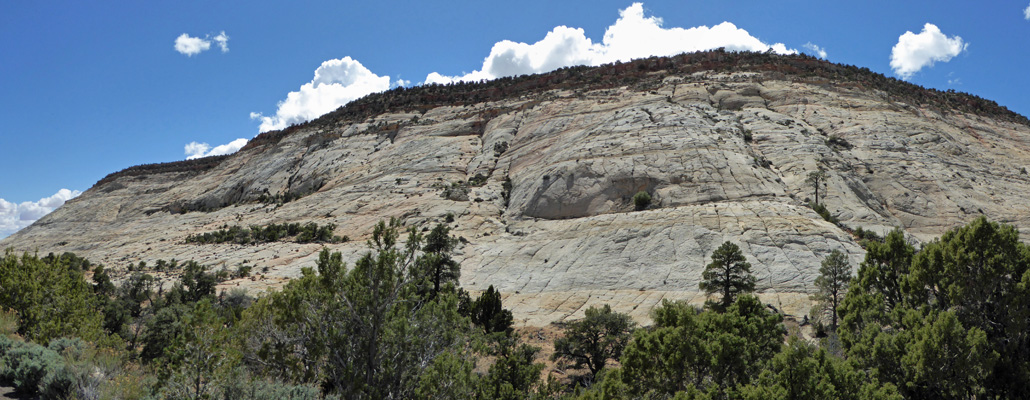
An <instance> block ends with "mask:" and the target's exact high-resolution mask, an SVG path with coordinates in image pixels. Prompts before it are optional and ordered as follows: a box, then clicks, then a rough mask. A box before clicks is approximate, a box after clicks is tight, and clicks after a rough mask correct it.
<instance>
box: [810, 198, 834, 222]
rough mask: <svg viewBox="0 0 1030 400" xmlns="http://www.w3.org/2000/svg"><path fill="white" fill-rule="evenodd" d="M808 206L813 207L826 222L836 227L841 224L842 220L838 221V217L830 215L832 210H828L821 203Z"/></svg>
mask: <svg viewBox="0 0 1030 400" xmlns="http://www.w3.org/2000/svg"><path fill="white" fill-rule="evenodd" d="M808 206H809V207H812V210H813V211H815V212H816V213H817V214H819V216H820V217H823V219H824V220H826V222H829V223H831V224H834V225H836V224H839V223H840V220H838V219H837V217H835V216H833V215H831V214H830V210H827V209H826V206H824V205H822V204H819V203H808Z"/></svg>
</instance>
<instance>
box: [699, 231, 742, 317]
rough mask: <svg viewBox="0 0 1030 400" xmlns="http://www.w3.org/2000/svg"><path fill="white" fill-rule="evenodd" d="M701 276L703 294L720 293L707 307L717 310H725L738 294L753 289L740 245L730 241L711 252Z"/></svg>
mask: <svg viewBox="0 0 1030 400" xmlns="http://www.w3.org/2000/svg"><path fill="white" fill-rule="evenodd" d="M701 278H702V281H701V284H700V285H699V286H700V288H701V290H704V291H705V294H707V295H709V296H711V295H712V294H713V293H719V294H721V295H722V298H721V299H720V300H719V302H718V303H714V302H711V301H710V302H709V303H708V306H709V307H713V308H715V309H717V310H726V309H727V308H729V306H730V305H731V304H733V302H734V301H735V300H736V299H737V296H738V295H740V294H742V293H750V292H753V291H754V290H755V281H756V280H755V277H754V276H753V275H751V264H750V263H748V262H747V259H746V258H744V254H743V253H741V252H740V247H737V245H735V244H733V243H731V242H725V243H723V244H722V246H719V248H718V249H716V250H715V252H714V253H712V263H711V264H708V266H706V267H705V271H704V273H702V274H701Z"/></svg>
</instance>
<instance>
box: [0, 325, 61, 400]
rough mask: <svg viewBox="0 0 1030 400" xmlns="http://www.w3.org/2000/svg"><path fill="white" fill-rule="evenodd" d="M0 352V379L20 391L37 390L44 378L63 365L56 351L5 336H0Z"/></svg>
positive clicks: (28, 392) (29, 391) (27, 392)
mask: <svg viewBox="0 0 1030 400" xmlns="http://www.w3.org/2000/svg"><path fill="white" fill-rule="evenodd" d="M0 352H2V353H0V380H3V381H6V382H9V383H10V384H11V385H12V386H14V388H15V390H17V391H18V392H20V393H25V394H35V393H37V392H39V389H40V383H41V382H43V380H44V378H46V377H47V375H48V374H51V373H54V372H55V371H56V370H58V369H60V368H61V367H62V366H63V365H64V359H62V358H61V355H60V354H58V353H57V352H56V351H53V350H51V349H48V348H46V347H43V346H40V345H38V344H35V343H29V342H18V341H14V340H12V339H10V338H7V337H0ZM54 383H55V384H56V383H57V382H54Z"/></svg>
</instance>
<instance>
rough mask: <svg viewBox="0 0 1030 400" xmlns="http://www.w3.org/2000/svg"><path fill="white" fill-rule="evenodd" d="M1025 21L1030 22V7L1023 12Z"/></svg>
mask: <svg viewBox="0 0 1030 400" xmlns="http://www.w3.org/2000/svg"><path fill="white" fill-rule="evenodd" d="M1023 19H1025V20H1027V21H1030V6H1026V9H1025V10H1023Z"/></svg>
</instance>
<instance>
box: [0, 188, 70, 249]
mask: <svg viewBox="0 0 1030 400" xmlns="http://www.w3.org/2000/svg"><path fill="white" fill-rule="evenodd" d="M80 194H82V192H80V191H78V190H68V189H61V190H58V191H57V193H55V194H54V195H53V196H50V197H44V198H42V199H39V201H26V202H22V203H21V204H15V203H11V202H9V201H7V200H4V199H0V238H5V237H7V236H10V235H11V234H12V233H15V232H17V231H19V230H21V229H22V228H24V227H26V226H29V225H32V223H33V222H36V220H38V219H40V218H43V216H44V215H47V214H49V213H50V212H51V211H54V210H55V209H57V207H60V206H62V205H64V202H66V201H68V200H71V199H73V198H75V197H76V196H78V195H80Z"/></svg>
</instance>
